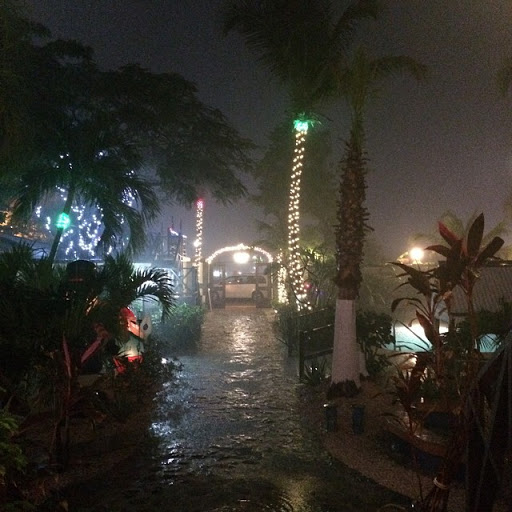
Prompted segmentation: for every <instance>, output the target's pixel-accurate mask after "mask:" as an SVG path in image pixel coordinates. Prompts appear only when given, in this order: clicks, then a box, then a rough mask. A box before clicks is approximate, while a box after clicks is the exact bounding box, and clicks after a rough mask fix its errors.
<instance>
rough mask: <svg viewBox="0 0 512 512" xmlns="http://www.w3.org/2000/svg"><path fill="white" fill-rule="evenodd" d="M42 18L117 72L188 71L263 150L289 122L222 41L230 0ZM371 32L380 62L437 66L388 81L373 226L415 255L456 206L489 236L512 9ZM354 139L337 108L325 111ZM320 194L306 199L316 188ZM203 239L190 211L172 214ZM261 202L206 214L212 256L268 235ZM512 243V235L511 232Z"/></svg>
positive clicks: (112, 3)
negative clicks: (414, 246)
mask: <svg viewBox="0 0 512 512" xmlns="http://www.w3.org/2000/svg"><path fill="white" fill-rule="evenodd" d="M25 3H26V4H27V7H28V8H29V9H30V11H31V13H32V17H33V18H34V19H35V20H37V21H39V22H41V23H43V24H44V25H46V26H47V27H48V28H49V29H50V30H51V31H52V33H53V36H54V37H63V38H70V39H78V40H80V41H82V42H83V43H85V44H87V45H90V46H92V47H93V49H94V50H95V54H96V59H97V61H98V62H99V63H100V64H101V65H102V66H104V67H105V68H117V67H119V66H121V65H124V64H127V63H130V62H137V63H139V64H141V65H142V66H143V67H147V68H149V69H151V70H153V71H157V72H164V71H172V72H178V73H180V74H181V75H183V76H184V77H185V78H186V79H188V80H190V81H192V82H194V83H195V84H196V85H197V87H198V91H199V96H200V98H201V100H202V101H203V102H204V103H206V104H208V105H210V106H212V107H216V108H219V109H220V110H221V111H222V112H223V113H224V114H225V115H226V116H227V118H228V119H229V121H230V122H231V123H232V124H233V125H234V126H235V127H236V128H237V129H238V130H239V131H240V132H241V133H242V135H244V136H247V137H250V138H252V139H253V140H254V141H255V142H257V143H258V144H261V145H264V144H265V143H266V136H267V135H268V134H269V133H270V131H271V130H272V129H273V128H274V126H275V124H276V122H277V121H280V120H281V119H282V118H283V113H284V110H285V109H286V98H285V96H284V94H283V91H282V89H281V88H280V87H279V85H278V84H276V83H274V82H271V80H270V77H269V75H268V74H267V73H266V72H265V70H264V69H262V68H261V67H260V65H259V64H258V63H257V61H256V58H255V57H254V56H253V55H252V54H251V53H249V52H248V51H247V50H245V48H244V46H243V42H242V40H241V39H240V38H239V37H238V36H237V35H235V34H233V35H230V36H229V37H228V38H223V36H222V34H221V31H220V24H219V18H218V12H217V11H218V7H219V6H220V5H221V4H222V0H25ZM387 5H388V8H387V10H386V12H385V13H384V15H383V16H382V17H381V19H380V21H379V22H377V23H375V24H372V25H370V26H371V27H372V31H371V33H369V34H368V36H367V39H368V41H367V42H368V44H369V45H370V48H372V49H374V52H375V53H382V54H407V55H409V56H411V57H414V58H415V59H417V60H419V61H420V62H422V63H423V64H426V65H427V66H428V67H429V69H430V79H429V81H428V82H427V83H422V84H418V83H416V82H414V81H413V80H412V79H410V78H395V79H393V80H388V82H386V84H385V87H384V89H383V91H382V95H381V98H379V99H378V100H376V101H374V102H373V103H372V104H371V105H370V108H369V111H368V122H367V139H368V141H367V147H368V158H369V161H370V168H371V170H370V174H369V176H368V200H367V206H368V208H369V210H370V215H371V217H370V223H371V225H372V226H373V227H374V229H375V237H376V239H377V240H378V242H380V244H381V245H382V246H383V248H384V250H385V253H386V255H387V256H388V257H396V256H398V255H399V254H401V253H402V252H404V251H405V250H407V248H408V247H407V242H408V238H409V237H410V236H411V235H413V234H415V233H418V232H428V231H433V230H434V229H435V225H436V221H437V219H438V218H439V216H440V215H441V214H442V213H443V212H444V211H445V210H448V209H451V210H453V211H454V212H455V213H456V214H457V215H458V216H459V217H461V218H463V219H467V218H469V216H470V215H471V214H472V213H475V212H477V213H480V212H483V213H484V214H485V218H486V226H487V228H490V227H492V226H494V225H495V224H496V223H497V222H498V221H500V220H502V218H503V215H504V211H503V206H504V201H505V199H506V198H507V197H508V195H509V194H510V193H511V191H512V187H511V186H510V183H511V180H510V175H511V170H512V151H511V147H512V146H511V142H512V95H511V98H503V97H502V96H501V95H500V94H499V91H498V89H497V86H496V71H497V70H498V69H499V67H500V65H501V64H502V61H503V59H504V58H506V57H512V1H511V0H388V2H387ZM326 114H327V116H328V118H329V119H332V120H333V123H334V125H335V127H337V128H338V133H339V147H340V149H341V147H342V142H341V140H342V137H344V136H346V130H344V129H343V128H344V127H346V126H347V119H346V116H345V114H344V111H343V109H341V108H338V107H333V108H330V109H329V110H327V111H326ZM304 193H307V191H304ZM167 210H168V211H169V214H168V216H167V217H166V218H164V219H163V220H162V224H163V225H166V224H170V220H171V216H173V217H174V222H175V224H176V225H179V222H180V220H181V221H182V225H183V230H184V233H185V234H186V235H188V236H189V237H190V238H193V236H194V221H193V216H192V215H191V213H190V212H187V211H185V210H183V209H180V208H177V207H174V206H168V207H167ZM256 217H258V218H261V214H259V212H257V211H256V210H255V208H254V207H252V206H251V205H249V204H246V203H242V202H240V203H238V204H236V205H234V206H231V207H220V206H218V205H214V204H212V203H211V202H210V203H207V204H206V210H205V228H204V229H205V232H204V238H205V254H206V255H208V254H209V253H211V252H213V251H214V250H216V249H218V248H220V247H222V246H224V245H231V244H234V243H239V242H244V243H251V242H253V241H254V240H256V239H257V238H258V236H259V235H258V233H257V232H256V231H255V229H254V218H256ZM510 238H511V239H512V236H511V237H510Z"/></svg>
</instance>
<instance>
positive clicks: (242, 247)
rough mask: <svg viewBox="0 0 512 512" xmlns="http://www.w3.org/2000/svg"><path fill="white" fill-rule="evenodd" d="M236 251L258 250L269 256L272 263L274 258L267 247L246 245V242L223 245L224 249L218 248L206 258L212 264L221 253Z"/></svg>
mask: <svg viewBox="0 0 512 512" xmlns="http://www.w3.org/2000/svg"><path fill="white" fill-rule="evenodd" d="M236 251H253V252H258V253H260V254H263V255H264V256H265V257H266V258H267V262H268V263H272V261H273V260H274V258H273V257H272V254H270V253H269V252H268V251H266V250H265V249H262V248H261V247H256V246H252V245H245V244H238V245H232V246H229V247H223V248H222V249H218V250H217V251H215V252H214V253H213V254H212V255H211V256H208V258H206V263H208V264H211V263H212V261H213V260H214V259H215V258H217V256H220V255H221V254H223V253H225V252H236Z"/></svg>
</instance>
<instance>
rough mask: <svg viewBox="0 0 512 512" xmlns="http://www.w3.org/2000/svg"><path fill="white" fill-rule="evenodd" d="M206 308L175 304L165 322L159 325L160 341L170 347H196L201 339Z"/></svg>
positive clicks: (158, 334)
mask: <svg viewBox="0 0 512 512" xmlns="http://www.w3.org/2000/svg"><path fill="white" fill-rule="evenodd" d="M203 321H204V309H203V308H202V307H201V306H191V305H189V304H180V305H178V306H175V307H174V308H173V309H172V311H171V313H170V315H169V317H168V319H166V321H165V323H162V324H160V325H159V326H158V332H157V337H158V339H159V342H160V343H162V344H164V345H166V347H167V348H169V349H178V348H179V349H183V348H194V347H195V346H196V345H197V343H198V342H199V340H200V339H201V327H202V325H203Z"/></svg>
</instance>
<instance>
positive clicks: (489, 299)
mask: <svg viewBox="0 0 512 512" xmlns="http://www.w3.org/2000/svg"><path fill="white" fill-rule="evenodd" d="M473 294H474V295H473V304H474V308H475V311H491V312H497V311H500V310H501V309H502V304H503V302H511V303H512V262H509V261H508V262H504V263H503V264H499V265H491V266H485V267H482V269H481V271H480V277H479V278H478V279H477V280H476V283H475V288H474V291H473ZM466 313H467V306H466V297H465V295H464V293H463V291H462V290H461V289H460V287H459V286H457V287H456V288H455V289H454V291H453V303H452V314H453V315H456V316H460V315H465V314H466Z"/></svg>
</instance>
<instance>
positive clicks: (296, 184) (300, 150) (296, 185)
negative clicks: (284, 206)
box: [288, 122, 308, 303]
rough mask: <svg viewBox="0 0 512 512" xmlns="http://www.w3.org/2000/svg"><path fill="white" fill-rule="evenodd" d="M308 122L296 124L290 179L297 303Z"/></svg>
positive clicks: (291, 266)
mask: <svg viewBox="0 0 512 512" xmlns="http://www.w3.org/2000/svg"><path fill="white" fill-rule="evenodd" d="M307 131H308V125H307V122H296V123H295V149H294V154H293V167H292V174H291V179H290V196H289V202H288V281H289V286H290V295H291V301H292V302H293V303H296V302H297V296H299V301H300V295H302V293H303V285H302V263H301V259H300V249H299V240H300V187H301V178H302V169H303V160H304V151H305V146H306V135H307Z"/></svg>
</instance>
